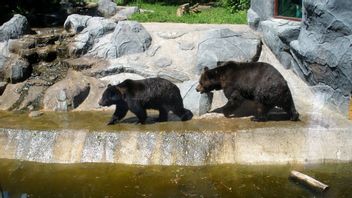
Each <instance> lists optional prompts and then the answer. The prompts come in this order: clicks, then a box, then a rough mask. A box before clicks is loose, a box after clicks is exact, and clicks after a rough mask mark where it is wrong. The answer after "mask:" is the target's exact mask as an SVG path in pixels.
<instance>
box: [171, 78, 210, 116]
mask: <svg viewBox="0 0 352 198" xmlns="http://www.w3.org/2000/svg"><path fill="white" fill-rule="evenodd" d="M197 85H198V82H197V81H186V82H183V83H181V84H177V86H178V87H179V89H180V92H181V96H182V99H183V105H184V107H185V108H186V109H189V110H191V111H192V113H193V114H194V115H197V116H200V115H203V114H205V113H207V112H208V111H209V110H210V108H211V103H212V99H213V94H212V93H209V94H200V93H198V92H197V91H196V87H197Z"/></svg>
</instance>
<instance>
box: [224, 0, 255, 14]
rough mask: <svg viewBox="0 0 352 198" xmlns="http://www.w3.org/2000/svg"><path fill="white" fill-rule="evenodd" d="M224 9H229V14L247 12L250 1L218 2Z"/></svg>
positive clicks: (231, 0)
mask: <svg viewBox="0 0 352 198" xmlns="http://www.w3.org/2000/svg"><path fill="white" fill-rule="evenodd" d="M220 1H221V4H222V5H223V6H224V7H228V8H230V10H231V12H238V11H242V10H247V9H248V8H249V6H250V0H220Z"/></svg>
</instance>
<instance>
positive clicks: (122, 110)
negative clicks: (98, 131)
mask: <svg viewBox="0 0 352 198" xmlns="http://www.w3.org/2000/svg"><path fill="white" fill-rule="evenodd" d="M127 112H128V107H127V105H124V106H119V107H117V106H116V109H115V112H114V114H113V115H112V118H111V119H110V121H109V122H108V125H113V124H115V123H116V122H117V121H120V120H121V119H122V118H124V117H125V116H126V114H127Z"/></svg>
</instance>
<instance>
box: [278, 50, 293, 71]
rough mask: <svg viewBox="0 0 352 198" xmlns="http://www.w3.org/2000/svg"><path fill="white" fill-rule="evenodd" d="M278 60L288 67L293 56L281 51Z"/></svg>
mask: <svg viewBox="0 0 352 198" xmlns="http://www.w3.org/2000/svg"><path fill="white" fill-rule="evenodd" d="M279 61H280V63H281V64H282V66H284V67H285V69H290V68H291V65H292V61H294V60H293V58H292V56H291V54H290V53H288V52H285V51H282V52H280V55H279Z"/></svg>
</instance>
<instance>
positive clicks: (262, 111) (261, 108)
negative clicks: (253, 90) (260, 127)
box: [251, 102, 272, 122]
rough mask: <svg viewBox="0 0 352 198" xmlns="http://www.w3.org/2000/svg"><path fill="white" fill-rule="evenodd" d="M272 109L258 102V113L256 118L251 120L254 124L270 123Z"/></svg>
mask: <svg viewBox="0 0 352 198" xmlns="http://www.w3.org/2000/svg"><path fill="white" fill-rule="evenodd" d="M270 109H272V107H271V106H267V105H264V104H262V103H260V102H257V113H256V115H255V116H254V117H252V118H251V120H252V121H254V122H266V121H268V113H269V111H270Z"/></svg>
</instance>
